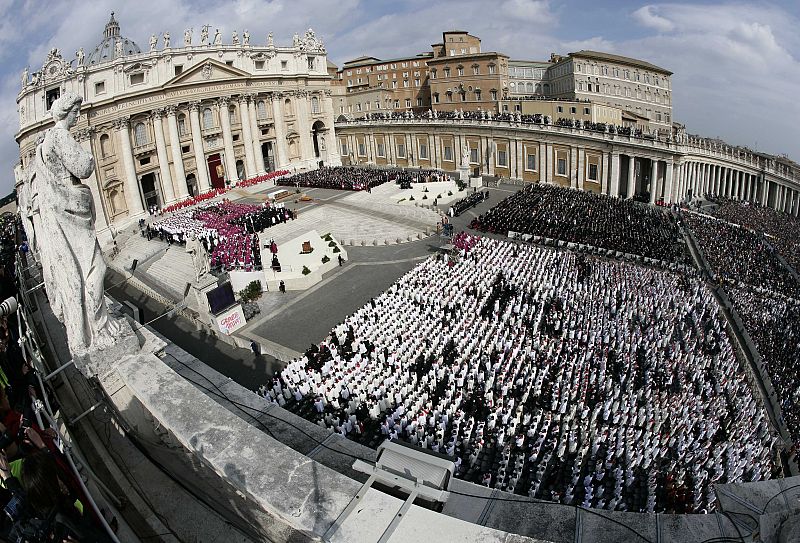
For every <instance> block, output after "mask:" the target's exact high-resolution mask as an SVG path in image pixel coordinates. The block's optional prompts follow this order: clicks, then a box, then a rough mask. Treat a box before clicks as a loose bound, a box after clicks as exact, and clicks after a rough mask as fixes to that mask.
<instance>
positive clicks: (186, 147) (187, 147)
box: [181, 145, 189, 154]
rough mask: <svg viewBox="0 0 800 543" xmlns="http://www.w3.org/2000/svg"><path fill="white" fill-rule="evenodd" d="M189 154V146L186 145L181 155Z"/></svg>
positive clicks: (182, 148)
mask: <svg viewBox="0 0 800 543" xmlns="http://www.w3.org/2000/svg"><path fill="white" fill-rule="evenodd" d="M188 152H189V146H188V145H184V146H183V147H181V153H182V154H186V153H188Z"/></svg>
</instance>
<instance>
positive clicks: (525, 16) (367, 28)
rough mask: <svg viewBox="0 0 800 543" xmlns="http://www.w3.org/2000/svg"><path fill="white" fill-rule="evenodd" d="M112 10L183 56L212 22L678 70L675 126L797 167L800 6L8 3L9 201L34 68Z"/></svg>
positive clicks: (791, 0) (386, 46)
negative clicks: (456, 36) (607, 55)
mask: <svg viewBox="0 0 800 543" xmlns="http://www.w3.org/2000/svg"><path fill="white" fill-rule="evenodd" d="M112 10H113V11H115V12H116V17H117V19H118V20H119V22H120V24H121V26H122V34H123V35H124V36H127V37H129V38H132V39H133V40H134V41H136V42H137V43H138V44H139V46H140V47H142V48H143V49H144V48H146V47H147V42H148V39H149V37H150V35H151V34H153V33H157V34H158V35H161V33H163V32H164V31H169V32H170V34H171V35H172V36H173V44H180V43H182V38H181V37H182V35H183V30H184V29H185V28H188V27H193V28H194V29H195V36H197V32H198V30H197V29H199V28H200V27H201V26H202V25H204V24H210V25H211V26H212V28H219V29H220V31H221V32H222V35H223V36H224V37H225V39H224V41H225V42H226V43H227V42H229V41H230V36H231V33H232V31H233V30H238V31H239V33H240V34H241V31H242V30H243V29H245V28H246V29H248V30H249V31H250V34H251V36H252V38H251V41H252V43H254V44H255V43H265V42H266V35H267V33H268V32H270V31H271V32H274V35H275V41H276V43H277V44H279V45H280V44H287V45H288V44H289V43H290V41H291V36H292V34H293V33H294V32H302V31H303V30H304V29H306V28H308V27H312V28H313V29H314V30H315V31H316V33H317V35H318V36H320V37H321V38H322V39H323V40H324V42H325V44H326V46H327V49H328V55H329V58H330V59H331V60H332V61H333V62H334V63H336V64H339V65H341V64H342V63H343V62H344V61H346V60H349V59H351V58H354V57H356V56H360V55H365V54H368V55H371V56H376V57H378V58H382V57H383V58H389V57H393V56H400V55H406V54H415V53H418V52H422V51H427V50H429V49H430V44H432V43H435V42H436V41H439V40H440V39H441V32H442V31H443V30H450V29H459V30H467V31H469V32H470V33H472V34H474V35H477V36H479V37H480V38H481V39H482V40H483V41H482V47H483V50H484V51H490V50H494V51H501V52H503V53H506V54H508V55H510V56H511V57H512V58H522V59H533V60H544V59H547V58H549V56H550V53H551V52H559V53H568V52H570V51H577V50H579V49H595V50H600V51H606V52H611V53H617V54H621V55H627V56H633V57H637V58H640V59H643V60H647V61H649V62H652V63H654V64H657V65H660V66H663V67H665V68H667V69H669V70H671V71H673V72H675V75H674V76H673V78H672V83H673V108H674V109H673V118H674V119H675V120H676V121H678V122H682V123H684V124H686V125H687V129H688V130H689V132H691V133H696V134H702V135H705V136H711V137H721V138H723V139H724V140H726V141H728V142H730V143H734V144H741V145H748V146H750V147H753V148H756V149H758V150H760V151H765V152H769V153H775V154H787V155H789V156H790V157H791V158H793V159H794V160H796V161H800V100H798V96H797V95H798V94H800V32H798V31H797V29H798V28H800V1H798V0H779V1H772V2H758V1H750V2H729V1H704V2H694V1H692V2H675V3H672V2H670V3H664V2H652V3H646V2H640V1H634V0H493V1H489V0H457V1H451V0H392V1H389V0H230V1H225V0H158V1H152V0H138V1H136V2H129V1H124V2H123V1H120V0H92V1H91V2H81V1H77V0H71V1H67V0H46V1H42V0H0V121H1V122H0V168H1V169H2V171H4V172H6V175H5V176H3V177H0V195H2V194H7V193H8V192H9V191H10V190H11V189H12V188H13V179H14V177H13V166H14V164H15V163H16V162H17V161H18V146H17V144H16V142H15V141H14V133H15V130H16V128H17V126H18V120H17V112H16V100H15V99H16V95H17V93H18V92H19V90H20V74H21V72H22V70H23V69H24V68H25V67H26V66H30V68H31V71H35V70H38V69H39V68H40V67H41V65H42V62H43V60H44V58H45V55H46V53H47V51H48V50H49V49H50V48H51V47H58V48H59V49H61V51H62V53H63V54H64V56H65V57H68V56H73V55H74V52H75V51H76V50H77V49H78V48H79V47H83V48H84V49H85V50H86V52H87V54H88V53H89V52H90V51H91V50H92V49H93V48H94V46H95V45H96V44H97V43H98V42H99V41H100V39H101V37H102V32H103V27H104V25H105V23H106V22H107V20H108V18H109V14H110V12H111V11H112ZM212 32H213V30H212ZM159 46H160V44H159Z"/></svg>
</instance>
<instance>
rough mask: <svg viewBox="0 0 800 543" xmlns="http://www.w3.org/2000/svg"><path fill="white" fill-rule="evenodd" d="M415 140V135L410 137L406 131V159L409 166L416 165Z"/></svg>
mask: <svg viewBox="0 0 800 543" xmlns="http://www.w3.org/2000/svg"><path fill="white" fill-rule="evenodd" d="M416 141H417V138H416V137H412V136H411V134H409V133H406V160H407V161H408V165H409V166H411V167H414V166H417V165H418V164H417V153H415V152H414V151H415V149H414V147H415V143H416Z"/></svg>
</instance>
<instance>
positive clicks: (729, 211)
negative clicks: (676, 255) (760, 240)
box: [708, 197, 800, 271]
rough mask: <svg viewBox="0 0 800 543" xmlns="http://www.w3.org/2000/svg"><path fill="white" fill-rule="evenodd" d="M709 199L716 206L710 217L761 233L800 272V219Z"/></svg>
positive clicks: (730, 201) (763, 208)
mask: <svg viewBox="0 0 800 543" xmlns="http://www.w3.org/2000/svg"><path fill="white" fill-rule="evenodd" d="M708 199H709V200H711V201H712V202H714V203H716V204H718V205H719V207H718V208H716V209H713V210H712V211H710V213H711V214H713V215H714V216H715V217H719V218H720V219H723V220H725V221H728V222H730V223H734V224H738V225H741V226H744V227H745V228H749V229H751V230H755V231H756V232H760V233H763V234H764V235H765V240H766V242H767V243H768V244H770V245H772V246H773V247H774V248H775V250H777V251H778V253H780V255H781V256H782V257H783V258H785V259H786V261H787V262H788V263H789V265H790V266H792V267H793V268H794V270H795V271H798V270H800V218H798V217H795V216H793V215H789V214H788V213H782V212H780V211H776V210H774V209H772V208H771V207H765V206H762V205H758V204H754V203H751V202H742V201H739V200H733V199H731V198H721V197H710V198H708Z"/></svg>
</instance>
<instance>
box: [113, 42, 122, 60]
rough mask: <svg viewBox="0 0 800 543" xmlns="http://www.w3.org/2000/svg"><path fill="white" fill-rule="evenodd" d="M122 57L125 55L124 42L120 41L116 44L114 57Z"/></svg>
mask: <svg viewBox="0 0 800 543" xmlns="http://www.w3.org/2000/svg"><path fill="white" fill-rule="evenodd" d="M122 55H123V52H122V40H120V39H118V40H117V41H116V42H115V43H114V57H115V58H118V57H121V56H122Z"/></svg>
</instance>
